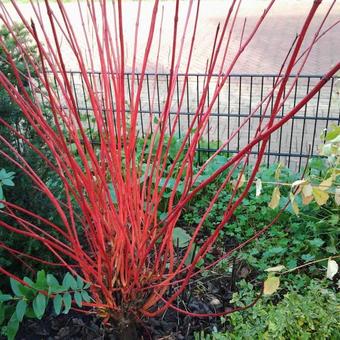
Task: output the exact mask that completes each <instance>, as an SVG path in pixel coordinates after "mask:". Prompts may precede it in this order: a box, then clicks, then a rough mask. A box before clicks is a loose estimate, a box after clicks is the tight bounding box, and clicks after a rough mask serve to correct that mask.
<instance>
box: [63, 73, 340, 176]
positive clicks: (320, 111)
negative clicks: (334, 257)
mask: <svg viewBox="0 0 340 340" xmlns="http://www.w3.org/2000/svg"><path fill="white" fill-rule="evenodd" d="M68 76H69V80H70V82H71V84H72V86H73V91H74V93H75V97H76V100H77V106H78V110H79V112H80V114H82V115H84V117H85V121H87V124H88V127H89V131H90V138H91V140H92V141H93V142H95V137H94V136H95V135H96V134H95V132H94V129H95V126H94V125H93V123H92V120H91V115H92V112H93V110H92V107H91V104H90V101H89V99H88V95H87V91H86V87H85V84H84V80H83V78H82V76H81V73H80V72H69V73H68ZM89 76H90V81H91V84H92V86H94V87H95V88H96V90H97V91H99V92H100V91H101V90H102V79H101V74H100V73H99V72H98V73H96V72H93V73H89ZM169 77H170V76H169V74H156V75H155V74H146V77H145V79H144V82H143V88H142V95H141V100H140V103H139V125H138V126H139V133H140V134H141V135H144V133H145V129H146V126H148V121H149V119H150V112H152V113H153V115H156V116H157V115H160V114H161V110H162V108H163V104H164V102H165V98H166V94H167V88H168V85H169ZM321 77H322V76H318V75H308V76H307V75H304V76H299V78H298V80H297V82H296V84H295V85H294V87H293V91H292V92H291V94H290V98H289V99H288V100H287V101H286V102H285V104H284V106H283V107H282V110H281V112H280V114H279V115H278V117H277V119H280V118H282V116H284V115H285V113H286V112H287V111H288V110H289V109H290V108H292V107H293V106H294V105H295V104H296V103H298V102H299V100H300V99H302V98H303V97H304V96H305V95H306V94H307V93H308V92H309V91H310V89H312V88H313V86H314V85H315V84H316V83H317V82H318V81H319V80H320V78H321ZM184 78H185V76H184V75H178V77H177V81H176V89H175V95H174V98H173V102H172V105H171V112H170V118H169V119H170V121H171V119H172V118H171V117H173V116H174V115H175V114H176V113H177V109H178V104H179V102H180V94H181V89H182V85H183V83H184ZM204 78H205V76H204V75H203V74H190V75H189V76H188V86H187V88H186V92H185V95H184V100H183V104H182V107H181V111H180V116H179V121H178V124H177V127H176V135H177V136H178V137H179V138H180V137H181V136H183V133H184V132H185V131H186V129H187V128H188V126H189V124H190V122H191V119H192V117H193V115H194V112H195V109H196V108H197V105H198V101H199V98H200V93H201V91H202V89H203V86H204ZM276 78H277V76H275V75H271V74H268V75H252V74H234V75H231V76H230V77H229V78H228V80H227V84H226V86H225V87H224V89H223V90H222V92H221V93H220V94H219V96H218V98H217V101H216V103H215V104H214V106H213V110H212V113H211V116H210V118H209V122H208V126H207V129H206V131H205V132H204V141H202V142H200V144H199V146H198V151H199V152H200V151H204V152H213V151H215V150H216V148H218V147H219V146H220V143H221V141H223V140H226V139H227V138H228V137H229V136H230V134H231V133H232V132H233V131H234V129H235V128H237V127H238V126H239V125H240V124H241V122H242V121H243V120H244V119H245V118H246V117H247V116H248V115H249V113H250V112H251V111H252V110H253V109H254V108H255V107H256V106H257V104H258V103H259V102H260V101H261V100H262V99H263V98H265V96H266V95H267V94H268V93H269V92H270V90H271V89H272V88H273V85H274V82H275V80H276ZM293 80H294V77H293V76H292V77H291V78H290V80H289V82H288V84H287V86H286V88H289V86H290V84H292V82H293ZM131 81H132V78H131V74H126V90H127V93H128V95H130V89H131ZM134 81H135V83H136V84H139V82H140V75H138V74H137V75H136V76H135V80H134ZM217 81H218V77H217V76H214V77H213V79H212V81H211V83H210V88H209V91H208V98H207V102H208V103H209V100H210V92H211V91H212V89H213V88H214V86H215V85H216V82H217ZM338 84H339V78H336V77H334V78H332V79H330V81H329V82H328V83H327V84H326V85H325V86H324V87H323V88H322V90H321V91H320V92H319V93H318V94H317V95H316V96H315V97H314V98H313V99H312V100H311V101H310V102H309V103H308V104H307V105H306V106H305V107H304V108H303V109H302V110H301V111H300V112H298V113H297V114H296V115H295V116H294V118H293V119H291V121H289V122H288V123H287V124H285V125H284V126H282V128H281V129H279V130H277V131H276V132H275V133H274V134H273V135H272V136H271V138H270V141H269V144H268V147H267V152H266V157H265V161H266V162H267V164H270V163H273V162H282V163H284V164H286V165H287V166H288V167H290V168H292V169H294V170H300V169H301V167H303V166H304V164H305V162H306V159H307V157H308V156H310V155H311V156H313V155H316V154H317V153H318V150H317V149H318V145H319V144H321V143H322V135H323V134H324V133H325V131H326V130H327V129H328V127H329V126H330V125H331V124H336V125H338V124H340V97H339V89H338ZM112 98H113V97H112ZM127 99H128V98H127ZM271 105H272V104H271ZM262 117H263V116H262V107H260V108H259V110H258V112H256V114H255V115H254V116H253V117H252V119H251V120H250V121H249V122H247V124H246V125H245V126H244V127H243V129H242V130H241V131H240V132H239V133H238V134H237V136H236V137H235V138H234V140H233V141H232V142H231V143H230V144H228V146H227V147H226V148H225V150H224V151H225V152H227V153H234V152H237V151H238V150H239V149H240V148H241V147H242V146H243V145H245V144H246V143H248V142H249V140H250V139H251V137H252V136H253V133H254V132H255V128H256V127H257V124H258V122H259V120H260V119H261V118H262ZM253 153H254V157H256V151H253Z"/></svg>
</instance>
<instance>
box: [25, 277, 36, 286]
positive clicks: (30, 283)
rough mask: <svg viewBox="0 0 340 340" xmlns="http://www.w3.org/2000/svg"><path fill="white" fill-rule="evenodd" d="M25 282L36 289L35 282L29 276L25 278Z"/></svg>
mask: <svg viewBox="0 0 340 340" xmlns="http://www.w3.org/2000/svg"><path fill="white" fill-rule="evenodd" d="M23 281H25V282H26V283H27V284H29V285H30V286H31V287H34V282H33V281H32V280H31V279H30V278H29V277H27V276H25V277H24V279H23Z"/></svg>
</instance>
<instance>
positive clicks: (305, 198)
mask: <svg viewBox="0 0 340 340" xmlns="http://www.w3.org/2000/svg"><path fill="white" fill-rule="evenodd" d="M313 198H314V197H313V195H311V196H307V197H306V196H303V195H302V204H303V205H307V204H309V203H310V202H312V201H313Z"/></svg>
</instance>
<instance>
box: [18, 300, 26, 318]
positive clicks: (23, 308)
mask: <svg viewBox="0 0 340 340" xmlns="http://www.w3.org/2000/svg"><path fill="white" fill-rule="evenodd" d="M26 309H27V302H26V301H25V300H19V302H18V303H17V306H16V308H15V312H16V315H17V319H18V321H19V322H21V321H22V320H23V318H24V315H25V313H26Z"/></svg>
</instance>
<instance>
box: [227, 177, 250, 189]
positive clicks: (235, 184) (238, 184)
mask: <svg viewBox="0 0 340 340" xmlns="http://www.w3.org/2000/svg"><path fill="white" fill-rule="evenodd" d="M245 182H246V176H244V174H242V175H241V178H240V176H238V179H237V180H234V181H232V182H231V183H232V185H233V188H234V189H235V188H236V190H238V189H240V188H241V187H242V185H243V184H244V183H245Z"/></svg>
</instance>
